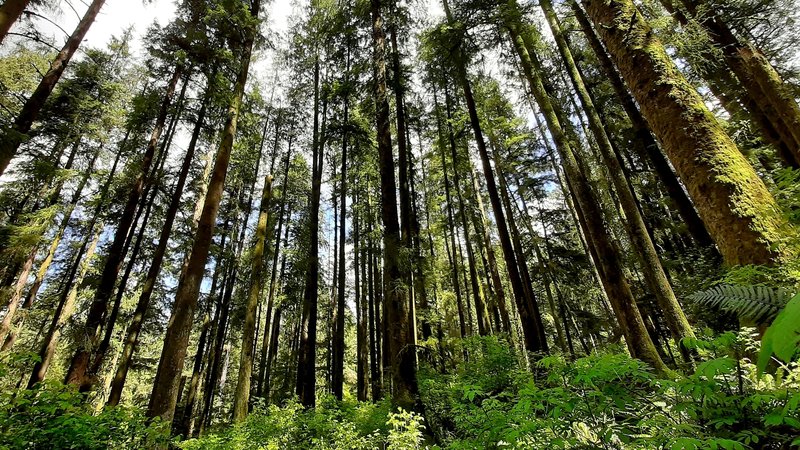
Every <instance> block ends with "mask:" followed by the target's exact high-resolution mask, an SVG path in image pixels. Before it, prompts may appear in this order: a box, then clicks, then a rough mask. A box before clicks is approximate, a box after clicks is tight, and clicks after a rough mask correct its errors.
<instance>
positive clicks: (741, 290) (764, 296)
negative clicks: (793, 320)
mask: <svg viewBox="0 0 800 450" xmlns="http://www.w3.org/2000/svg"><path fill="white" fill-rule="evenodd" d="M688 298H689V300H692V301H694V302H695V303H698V304H700V305H704V306H707V307H711V308H717V309H720V310H722V311H727V312H731V313H734V314H736V315H737V316H739V317H740V318H742V319H745V320H749V321H752V322H754V323H756V324H768V323H770V322H772V320H773V319H774V318H775V316H777V315H778V313H779V312H781V310H783V308H784V307H785V306H786V304H787V303H788V302H789V300H790V299H791V298H792V292H789V291H787V290H786V289H784V288H779V289H773V288H770V287H767V286H739V285H732V284H720V285H717V286H714V287H712V288H711V289H707V290H705V291H699V292H695V293H694V294H692V295H690V296H689V297H688Z"/></svg>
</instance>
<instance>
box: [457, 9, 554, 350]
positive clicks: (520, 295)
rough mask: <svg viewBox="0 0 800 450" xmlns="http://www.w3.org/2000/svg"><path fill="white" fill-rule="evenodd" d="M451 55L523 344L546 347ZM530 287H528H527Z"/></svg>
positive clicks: (468, 94)
mask: <svg viewBox="0 0 800 450" xmlns="http://www.w3.org/2000/svg"><path fill="white" fill-rule="evenodd" d="M442 3H443V5H444V7H445V13H446V14H447V16H448V21H449V22H452V21H453V19H452V15H451V14H450V12H449V11H450V8H449V5H448V4H447V0H443V2H442ZM454 57H455V61H454V62H455V64H456V73H457V77H458V81H459V83H460V84H461V88H462V90H463V91H464V99H465V101H466V104H467V111H468V112H469V117H470V123H471V125H472V131H473V133H474V134H475V142H476V144H477V147H478V153H479V154H480V157H481V162H482V163H483V174H484V177H485V178H486V189H487V191H488V192H489V200H490V201H491V204H492V211H493V212H494V216H495V222H496V223H497V231H498V235H499V237H500V244H501V247H502V248H503V256H504V258H505V261H506V269H507V270H508V275H509V279H510V281H511V287H512V290H513V291H514V298H515V301H516V303H517V309H518V312H519V316H520V322H521V325H522V331H523V334H524V337H525V347H526V349H527V350H528V351H530V352H539V351H544V352H546V351H547V341H546V340H544V339H543V337H544V331H543V330H541V329H539V327H538V326H537V322H541V318H539V319H537V318H536V317H535V312H534V305H533V304H534V302H535V301H536V300H535V299H534V298H532V297H531V296H530V295H526V290H525V288H524V286H523V285H522V283H523V282H522V278H521V275H520V273H519V267H518V265H517V261H516V258H515V257H514V247H513V244H512V243H511V238H510V236H509V235H508V225H507V223H506V217H505V214H503V206H502V204H501V202H500V196H499V194H498V191H497V183H496V182H495V179H494V175H493V172H492V166H491V163H490V162H489V154H488V152H487V150H486V142H485V140H484V138H483V130H482V129H481V124H480V119H479V118H478V110H477V107H476V105H475V98H474V96H473V95H472V86H471V84H470V82H469V79H468V78H467V68H466V66H465V62H464V60H463V55H461V54H460V50H458V49H457V51H456V54H455V55H454ZM528 291H530V290H528Z"/></svg>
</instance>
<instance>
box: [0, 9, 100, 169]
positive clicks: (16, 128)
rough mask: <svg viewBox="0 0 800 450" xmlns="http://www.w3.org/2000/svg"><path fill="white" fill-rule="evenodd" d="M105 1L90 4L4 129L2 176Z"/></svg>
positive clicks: (0, 150) (0, 151)
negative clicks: (16, 114) (20, 108)
mask: <svg viewBox="0 0 800 450" xmlns="http://www.w3.org/2000/svg"><path fill="white" fill-rule="evenodd" d="M16 1H17V0H15V1H14V2H12V3H16ZM104 3H105V0H94V1H93V2H92V3H91V4H90V5H89V8H88V9H87V10H86V13H85V14H84V15H83V18H81V21H80V22H78V26H77V27H76V28H75V31H73V32H72V35H71V36H70V37H69V39H68V40H67V43H66V44H64V47H63V48H62V49H61V51H60V52H58V55H56V58H55V59H54V60H53V62H51V63H50V69H49V70H48V71H47V73H45V74H44V77H42V81H41V82H39V85H38V86H37V87H36V90H34V91H33V94H31V96H30V97H29V98H28V100H27V101H26V102H25V105H24V106H23V107H22V111H20V113H19V115H18V116H17V118H16V120H15V121H14V124H13V125H12V126H11V127H9V128H7V129H6V130H4V132H3V139H0V175H2V174H3V172H5V170H6V169H7V168H8V164H9V163H10V162H11V159H12V158H14V156H15V155H16V153H17V149H19V146H20V144H22V143H23V142H24V141H25V139H26V138H27V136H26V135H27V134H28V132H30V131H31V127H32V126H33V123H34V122H35V121H36V119H37V118H38V117H39V112H40V111H41V110H42V107H44V104H45V102H46V101H47V98H48V97H49V96H50V93H52V92H53V89H54V88H55V86H56V83H58V80H59V79H60V78H61V75H62V74H63V73H64V70H65V69H66V68H67V65H68V64H69V61H70V60H71V59H72V56H73V55H74V54H75V51H76V50H78V47H79V46H80V45H81V42H83V38H84V37H85V36H86V33H87V32H89V28H90V27H91V26H92V23H94V20H95V18H97V14H99V13H100V9H101V8H102V7H103V4H104ZM6 5H8V6H9V7H10V8H12V9H14V7H13V6H12V4H11V3H9V2H6V3H4V4H3V6H2V8H3V9H5V7H6ZM0 20H2V16H0ZM9 27H10V25H9ZM0 41H2V36H0Z"/></svg>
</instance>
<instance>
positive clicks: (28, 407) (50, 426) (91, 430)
mask: <svg viewBox="0 0 800 450" xmlns="http://www.w3.org/2000/svg"><path fill="white" fill-rule="evenodd" d="M162 425H163V424H160V423H157V422H155V423H148V421H147V420H146V418H145V417H144V411H143V410H140V409H136V408H126V407H115V408H106V409H105V410H103V411H102V412H100V413H95V411H94V408H92V407H91V406H90V405H87V404H86V403H85V402H84V401H83V394H80V393H78V392H76V391H75V389H73V388H71V387H67V386H64V385H63V384H61V383H57V382H52V383H51V382H48V383H45V384H42V385H40V386H39V387H38V388H36V389H34V390H21V391H18V392H17V391H15V392H3V393H2V394H0V449H3V450H5V449H9V450H10V449H40V448H42V449H45V448H47V449H81V450H94V449H97V450H100V449H108V448H115V449H121V448H126V449H127V448H130V449H134V448H135V449H139V448H142V449H144V448H155V447H157V446H158V445H160V444H164V443H166V442H167V438H166V433H165V429H164V427H163V426H162Z"/></svg>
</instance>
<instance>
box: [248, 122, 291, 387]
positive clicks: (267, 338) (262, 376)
mask: <svg viewBox="0 0 800 450" xmlns="http://www.w3.org/2000/svg"><path fill="white" fill-rule="evenodd" d="M275 131H276V135H277V131H278V128H277V126H276V129H275ZM276 139H277V138H276ZM275 142H276V148H277V140H276V141H275ZM291 159H292V135H291V134H290V135H289V144H288V148H287V150H286V158H285V159H284V168H283V187H282V192H281V206H280V211H279V212H278V227H277V230H276V232H275V248H274V249H273V254H272V268H271V273H270V278H269V295H268V298H267V312H266V316H267V322H266V324H265V325H264V340H263V342H262V344H261V365H260V370H259V374H258V387H257V388H256V397H262V398H263V397H264V395H265V393H264V390H265V389H264V388H265V387H266V388H267V392H266V395H267V397H268V396H269V383H268V378H269V376H268V374H267V371H268V364H267V358H268V356H269V351H270V350H269V349H270V342H271V333H270V331H269V329H270V324H272V326H273V327H275V326H279V324H276V323H275V322H271V321H270V318H271V316H272V310H273V305H274V303H275V292H276V291H277V284H276V281H277V280H276V279H275V277H276V276H277V271H278V256H279V255H280V251H281V242H282V240H281V233H282V232H285V233H287V236H288V232H289V226H288V224H287V225H286V227H285V231H283V230H284V226H283V223H284V221H287V222H288V221H289V218H290V217H291V215H292V213H291V211H288V212H287V211H286V205H287V203H288V202H287V201H286V188H287V182H288V179H289V164H290V163H291ZM283 240H286V237H284V239H283ZM281 266H283V264H281ZM276 314H277V311H276Z"/></svg>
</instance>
